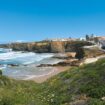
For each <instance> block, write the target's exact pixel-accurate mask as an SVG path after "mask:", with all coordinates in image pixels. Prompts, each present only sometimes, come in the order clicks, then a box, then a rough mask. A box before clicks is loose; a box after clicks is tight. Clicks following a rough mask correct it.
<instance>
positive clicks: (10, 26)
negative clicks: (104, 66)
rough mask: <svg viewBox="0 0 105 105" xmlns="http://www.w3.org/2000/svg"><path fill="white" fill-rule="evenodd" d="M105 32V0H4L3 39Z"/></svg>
mask: <svg viewBox="0 0 105 105" xmlns="http://www.w3.org/2000/svg"><path fill="white" fill-rule="evenodd" d="M92 33H93V34H96V35H105V0H0V41H15V40H25V41H34V40H35V41H36V40H42V39H46V38H59V37H81V36H85V34H92Z"/></svg>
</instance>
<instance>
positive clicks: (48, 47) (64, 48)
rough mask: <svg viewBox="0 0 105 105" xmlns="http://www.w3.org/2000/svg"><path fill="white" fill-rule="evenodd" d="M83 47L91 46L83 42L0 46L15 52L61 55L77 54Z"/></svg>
mask: <svg viewBox="0 0 105 105" xmlns="http://www.w3.org/2000/svg"><path fill="white" fill-rule="evenodd" d="M85 45H91V43H89V42H85V41H71V42H70V41H65V42H62V41H54V42H32V43H12V44H10V45H8V44H2V45H0V47H2V48H12V49H13V50H15V51H32V52H36V53H59V52H61V53H63V52H77V50H78V49H79V48H81V47H82V46H85Z"/></svg>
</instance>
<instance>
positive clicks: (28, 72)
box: [0, 49, 61, 80]
mask: <svg viewBox="0 0 105 105" xmlns="http://www.w3.org/2000/svg"><path fill="white" fill-rule="evenodd" d="M2 50H4V49H2ZM53 56H54V54H51V53H42V54H36V53H33V52H21V51H19V52H14V51H9V50H7V51H6V50H5V51H1V52H0V65H1V66H0V68H1V69H2V71H3V75H6V76H9V77H12V78H15V79H25V80H26V79H31V78H33V77H37V76H42V75H47V74H49V73H51V72H53V70H54V69H55V68H53V67H37V66H38V65H40V64H54V63H58V62H60V61H61V60H58V59H54V58H52V57H53ZM11 64H16V65H18V66H14V67H13V66H10V65H11Z"/></svg>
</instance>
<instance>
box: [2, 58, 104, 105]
mask: <svg viewBox="0 0 105 105" xmlns="http://www.w3.org/2000/svg"><path fill="white" fill-rule="evenodd" d="M104 96H105V59H101V60H99V61H97V62H96V63H92V64H88V65H83V66H81V67H79V68H78V67H76V68H72V70H68V71H66V72H63V73H60V74H59V75H56V76H55V77H53V78H51V79H49V80H48V81H47V82H45V83H42V84H36V83H34V82H32V81H16V80H12V79H9V78H7V77H4V76H0V105H105V101H103V100H102V97H104Z"/></svg>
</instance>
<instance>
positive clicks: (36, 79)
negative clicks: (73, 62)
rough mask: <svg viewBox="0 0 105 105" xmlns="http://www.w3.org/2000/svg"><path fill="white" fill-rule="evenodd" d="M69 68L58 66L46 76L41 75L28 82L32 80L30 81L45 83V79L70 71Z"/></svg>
mask: <svg viewBox="0 0 105 105" xmlns="http://www.w3.org/2000/svg"><path fill="white" fill-rule="evenodd" d="M70 68H71V66H65V67H61V66H58V67H54V69H53V71H52V72H50V73H48V74H46V75H41V76H37V77H33V78H31V79H29V80H32V81H35V82H36V83H42V82H45V81H46V80H47V79H49V78H51V77H53V76H54V75H57V74H59V73H61V72H64V71H67V70H68V69H70Z"/></svg>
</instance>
